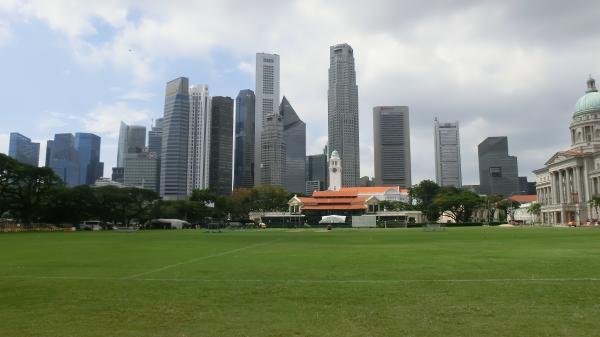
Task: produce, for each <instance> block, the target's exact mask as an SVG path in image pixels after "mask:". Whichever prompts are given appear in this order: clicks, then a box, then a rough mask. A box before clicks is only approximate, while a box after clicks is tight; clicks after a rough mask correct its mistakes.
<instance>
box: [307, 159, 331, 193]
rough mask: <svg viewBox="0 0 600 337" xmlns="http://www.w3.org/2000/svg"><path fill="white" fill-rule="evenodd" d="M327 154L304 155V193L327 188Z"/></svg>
mask: <svg viewBox="0 0 600 337" xmlns="http://www.w3.org/2000/svg"><path fill="white" fill-rule="evenodd" d="M327 170H328V167H327V154H326V153H323V154H313V155H310V156H307V157H306V194H307V195H312V192H314V191H323V190H325V189H326V188H327V176H328V174H327Z"/></svg>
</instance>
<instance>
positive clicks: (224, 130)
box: [209, 96, 233, 195]
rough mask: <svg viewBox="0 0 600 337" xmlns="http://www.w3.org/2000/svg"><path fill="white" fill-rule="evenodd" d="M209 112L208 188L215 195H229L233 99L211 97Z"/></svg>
mask: <svg viewBox="0 0 600 337" xmlns="http://www.w3.org/2000/svg"><path fill="white" fill-rule="evenodd" d="M211 111H212V113H211V115H212V116H211V118H212V123H211V130H210V132H211V136H210V138H211V139H210V169H209V172H210V182H209V187H210V189H211V190H212V191H214V192H215V193H216V194H219V195H229V194H231V166H232V162H231V161H232V155H233V99H231V97H222V96H215V97H213V98H212V108H211Z"/></svg>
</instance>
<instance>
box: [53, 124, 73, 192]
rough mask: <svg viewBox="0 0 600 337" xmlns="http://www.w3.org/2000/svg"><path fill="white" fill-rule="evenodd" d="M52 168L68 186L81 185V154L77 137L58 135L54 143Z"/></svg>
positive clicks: (67, 134)
mask: <svg viewBox="0 0 600 337" xmlns="http://www.w3.org/2000/svg"><path fill="white" fill-rule="evenodd" d="M50 168H52V170H54V172H55V173H56V175H58V176H59V177H60V179H62V181H63V182H64V184H65V185H67V186H70V187H72V186H77V185H79V171H80V170H79V152H78V151H77V149H76V148H75V137H74V136H73V135H72V134H70V133H57V134H55V135H54V140H53V141H52V151H51V157H50Z"/></svg>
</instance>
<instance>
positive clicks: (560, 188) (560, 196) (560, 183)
mask: <svg viewBox="0 0 600 337" xmlns="http://www.w3.org/2000/svg"><path fill="white" fill-rule="evenodd" d="M563 191H564V190H563V176H562V170H559V171H558V203H559V204H562V203H563V202H565V201H564V193H563Z"/></svg>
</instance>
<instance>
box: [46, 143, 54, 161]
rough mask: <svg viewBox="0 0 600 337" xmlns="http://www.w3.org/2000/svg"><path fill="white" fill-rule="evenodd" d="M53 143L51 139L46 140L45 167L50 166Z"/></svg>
mask: <svg viewBox="0 0 600 337" xmlns="http://www.w3.org/2000/svg"><path fill="white" fill-rule="evenodd" d="M53 145H54V141H53V140H48V141H46V162H45V165H44V166H46V167H50V160H51V159H52V146H53Z"/></svg>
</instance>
